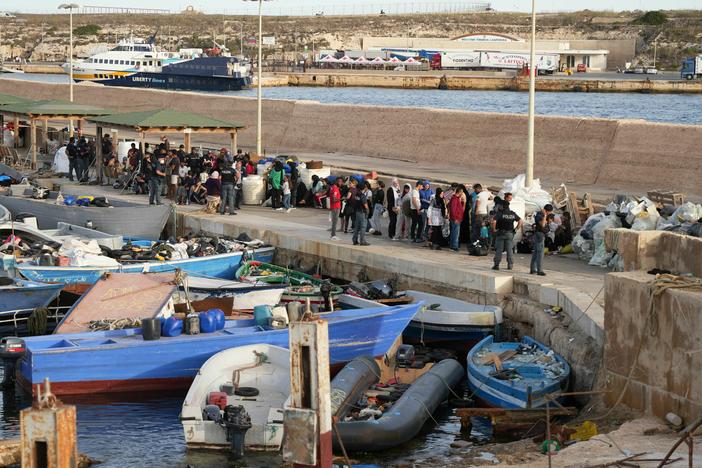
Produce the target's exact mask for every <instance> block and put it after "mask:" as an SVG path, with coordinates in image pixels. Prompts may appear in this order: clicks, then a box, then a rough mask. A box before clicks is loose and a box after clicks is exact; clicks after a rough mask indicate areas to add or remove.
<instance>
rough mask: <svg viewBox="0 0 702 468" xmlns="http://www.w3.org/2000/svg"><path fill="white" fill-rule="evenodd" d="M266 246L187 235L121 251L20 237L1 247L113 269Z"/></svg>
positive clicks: (44, 259) (60, 262)
mask: <svg viewBox="0 0 702 468" xmlns="http://www.w3.org/2000/svg"><path fill="white" fill-rule="evenodd" d="M262 245H263V242H262V241H260V240H251V239H250V238H249V237H248V236H247V235H245V234H242V235H240V236H239V237H237V238H236V239H235V238H232V237H228V236H223V237H210V236H187V237H181V238H178V239H173V238H172V239H170V240H167V241H158V242H152V241H128V242H127V243H125V244H124V245H123V246H122V248H121V249H110V248H108V247H105V246H102V245H99V244H98V243H97V242H96V241H95V240H90V241H85V240H81V239H78V238H72V239H66V240H65V241H64V242H63V244H58V243H56V242H35V243H30V242H26V241H24V240H23V239H21V238H20V237H18V236H15V237H13V238H8V239H7V240H6V241H5V242H4V243H3V244H2V245H0V253H7V254H8V255H16V256H18V257H22V258H24V259H31V260H32V261H34V262H36V263H37V264H39V265H42V266H78V267H112V266H118V265H119V264H120V263H130V262H131V263H133V262H164V261H169V260H185V259H188V258H193V257H207V256H211V255H217V254H224V253H231V252H240V251H243V250H246V249H250V248H258V247H260V246H262Z"/></svg>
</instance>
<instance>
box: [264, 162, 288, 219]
mask: <svg viewBox="0 0 702 468" xmlns="http://www.w3.org/2000/svg"><path fill="white" fill-rule="evenodd" d="M284 174H285V170H284V169H283V163H282V162H280V160H276V162H275V163H274V164H273V168H272V169H271V172H270V173H269V174H268V180H269V181H270V183H271V205H272V207H273V209H274V210H276V211H283V207H282V206H281V205H280V198H281V195H282V194H283V175H284Z"/></svg>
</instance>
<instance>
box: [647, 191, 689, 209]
mask: <svg viewBox="0 0 702 468" xmlns="http://www.w3.org/2000/svg"><path fill="white" fill-rule="evenodd" d="M646 195H647V196H648V198H649V199H650V200H651V201H652V202H654V203H658V204H661V205H673V206H680V205H682V204H683V203H685V195H684V194H682V193H679V192H673V191H671V190H651V191H650V192H648V193H647V194H646Z"/></svg>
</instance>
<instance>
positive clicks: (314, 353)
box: [283, 306, 332, 468]
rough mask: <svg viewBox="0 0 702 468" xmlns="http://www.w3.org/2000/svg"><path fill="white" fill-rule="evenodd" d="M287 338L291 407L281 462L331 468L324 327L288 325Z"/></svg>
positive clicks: (310, 323) (307, 323) (317, 324)
mask: <svg viewBox="0 0 702 468" xmlns="http://www.w3.org/2000/svg"><path fill="white" fill-rule="evenodd" d="M308 307H309V306H308ZM305 317H309V315H306V316H305ZM289 335H290V397H291V405H290V408H289V409H286V410H285V417H284V427H285V440H284V443H283V459H284V460H285V461H286V462H287V463H292V464H293V466H301V465H302V466H316V467H320V468H331V466H332V421H331V397H330V383H329V328H328V324H327V322H326V321H324V320H309V321H304V322H292V323H291V324H290V332H289Z"/></svg>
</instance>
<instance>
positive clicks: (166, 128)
mask: <svg viewBox="0 0 702 468" xmlns="http://www.w3.org/2000/svg"><path fill="white" fill-rule="evenodd" d="M87 120H88V121H90V122H93V123H94V124H95V126H96V127H97V129H96V139H97V141H100V140H102V134H103V129H106V128H109V129H112V130H118V131H119V130H126V131H134V132H137V133H139V134H140V135H141V148H142V151H143V150H144V146H145V145H144V139H145V135H146V134H147V133H160V134H163V133H179V134H180V133H182V134H183V140H184V143H185V150H186V151H190V147H191V143H190V135H191V134H193V133H210V134H212V133H214V134H229V135H230V138H231V151H232V153H236V149H237V132H238V131H239V130H241V129H244V128H246V125H244V124H243V123H240V122H227V121H224V120H218V119H213V118H210V117H207V116H204V115H200V114H193V113H190V112H181V111H174V110H168V109H160V110H148V111H140V112H126V113H120V114H110V115H101V116H94V117H91V118H88V119H87ZM101 146H102V145H99V144H98V145H96V149H97V164H98V167H101V164H102V148H101ZM101 178H102V174H100V173H98V180H99V181H101Z"/></svg>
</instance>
